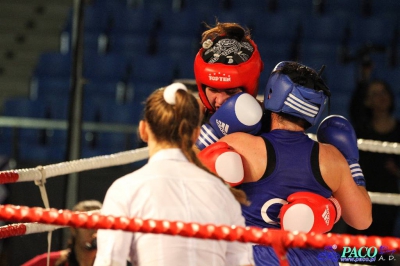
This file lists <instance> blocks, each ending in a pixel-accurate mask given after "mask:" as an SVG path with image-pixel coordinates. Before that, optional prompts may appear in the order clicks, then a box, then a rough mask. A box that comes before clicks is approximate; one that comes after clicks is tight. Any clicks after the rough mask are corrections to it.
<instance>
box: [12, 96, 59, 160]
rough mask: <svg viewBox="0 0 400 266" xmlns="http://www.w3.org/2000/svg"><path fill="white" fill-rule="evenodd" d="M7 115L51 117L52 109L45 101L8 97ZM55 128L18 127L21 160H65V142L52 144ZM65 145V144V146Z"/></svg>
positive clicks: (19, 158)
mask: <svg viewBox="0 0 400 266" xmlns="http://www.w3.org/2000/svg"><path fill="white" fill-rule="evenodd" d="M4 115H5V116H16V117H31V118H51V111H50V109H49V107H48V105H47V104H46V102H45V101H43V100H41V99H39V100H36V101H31V100H28V99H25V98H14V99H7V100H6V101H5V105H4ZM52 134H53V130H46V129H35V128H20V129H18V135H17V136H18V137H17V141H18V157H17V158H16V159H17V160H19V161H30V162H50V161H52V162H54V161H62V160H65V156H64V154H63V149H64V151H65V144H63V143H60V145H58V144H57V143H53V144H50V142H49V139H50V138H51V136H52ZM63 145H64V146H63Z"/></svg>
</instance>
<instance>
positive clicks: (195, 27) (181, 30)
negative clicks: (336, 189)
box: [159, 9, 215, 38]
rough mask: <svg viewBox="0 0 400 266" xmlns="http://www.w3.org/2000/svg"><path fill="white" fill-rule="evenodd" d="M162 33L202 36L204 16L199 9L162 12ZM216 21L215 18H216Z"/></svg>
mask: <svg viewBox="0 0 400 266" xmlns="http://www.w3.org/2000/svg"><path fill="white" fill-rule="evenodd" d="M159 18H160V20H161V21H160V22H161V28H160V30H161V33H163V34H165V35H175V36H176V35H180V36H186V37H192V38H196V37H197V38H200V34H199V33H200V30H201V26H202V22H203V21H204V17H203V16H202V15H201V14H199V12H198V11H197V10H192V9H184V10H182V11H179V12H176V11H173V10H169V11H168V10H166V11H164V12H162V13H161V14H160V17H159ZM214 22H215V20H214Z"/></svg>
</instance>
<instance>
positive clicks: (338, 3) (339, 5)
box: [325, 0, 363, 19]
mask: <svg viewBox="0 0 400 266" xmlns="http://www.w3.org/2000/svg"><path fill="white" fill-rule="evenodd" d="M325 6H326V7H325V14H332V15H336V16H340V17H342V18H343V19H344V18H348V17H361V16H362V6H363V1H362V0H352V1H348V0H335V1H325Z"/></svg>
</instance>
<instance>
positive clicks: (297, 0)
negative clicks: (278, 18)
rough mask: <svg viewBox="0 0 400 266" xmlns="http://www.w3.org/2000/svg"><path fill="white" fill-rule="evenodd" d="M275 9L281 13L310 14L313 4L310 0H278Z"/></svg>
mask: <svg viewBox="0 0 400 266" xmlns="http://www.w3.org/2000/svg"><path fill="white" fill-rule="evenodd" d="M277 11H278V12H279V13H282V14H296V15H301V16H311V15H312V14H313V11H314V5H313V1H312V0H279V1H278V9H277Z"/></svg>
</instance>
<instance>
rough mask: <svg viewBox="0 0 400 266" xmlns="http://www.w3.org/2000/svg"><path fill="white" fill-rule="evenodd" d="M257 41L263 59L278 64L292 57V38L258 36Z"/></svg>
mask: <svg viewBox="0 0 400 266" xmlns="http://www.w3.org/2000/svg"><path fill="white" fill-rule="evenodd" d="M254 41H255V43H257V48H258V50H259V52H260V55H261V58H262V60H263V61H264V63H265V62H270V63H272V64H277V63H278V62H280V61H287V60H290V59H291V48H292V47H291V41H290V40H284V39H282V40H275V39H272V38H271V39H270V38H268V37H267V38H262V39H260V38H258V39H255V40H254Z"/></svg>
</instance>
